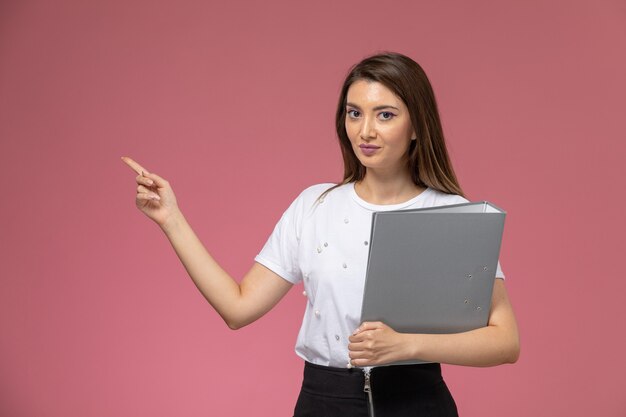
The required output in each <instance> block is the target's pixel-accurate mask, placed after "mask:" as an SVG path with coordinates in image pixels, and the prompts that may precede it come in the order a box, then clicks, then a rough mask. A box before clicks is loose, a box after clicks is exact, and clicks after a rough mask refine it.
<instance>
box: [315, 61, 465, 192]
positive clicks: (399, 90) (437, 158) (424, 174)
mask: <svg viewBox="0 0 626 417" xmlns="http://www.w3.org/2000/svg"><path fill="white" fill-rule="evenodd" d="M358 80H368V81H376V82H379V83H381V84H383V85H384V86H385V87H387V88H388V89H390V90H391V91H392V92H393V93H394V94H395V95H396V96H398V97H400V99H401V100H402V101H403V102H404V104H405V105H406V106H407V108H408V110H409V115H410V118H411V123H412V126H413V129H414V130H415V133H416V135H417V140H414V141H411V144H410V146H409V150H408V153H409V155H408V169H409V172H410V173H411V179H412V180H413V182H414V183H415V185H417V186H420V187H431V188H434V189H437V190H439V191H442V192H444V193H448V194H458V195H463V191H462V190H461V186H460V185H459V183H458V181H457V178H456V175H455V174H454V170H453V169H452V163H451V162H450V158H449V157H448V151H447V149H446V144H445V141H444V137H443V130H442V128H441V120H440V119H439V111H438V110H437V103H436V101H435V94H434V93H433V89H432V87H431V85H430V81H428V77H426V73H425V72H424V70H423V69H422V67H420V66H419V65H418V64H417V62H415V61H413V60H412V59H411V58H409V57H406V56H404V55H402V54H398V53H391V52H388V53H382V54H378V55H373V56H370V57H368V58H365V59H364V60H362V61H361V62H359V63H358V64H356V65H355V66H354V67H352V69H351V70H350V72H349V73H348V75H347V77H346V80H345V81H344V83H343V87H342V88H341V94H340V96H339V103H338V106H337V113H336V117H335V124H336V128H337V137H338V138H339V145H340V147H341V153H342V155H343V164H344V174H343V181H342V182H341V183H340V184H338V185H337V187H338V186H340V185H343V184H347V183H350V182H356V181H360V180H362V179H363V178H364V177H365V167H364V166H363V165H362V164H361V162H360V161H359V159H358V158H357V157H356V155H355V154H354V151H353V149H352V145H351V143H350V139H349V138H348V134H347V132H346V97H347V95H348V89H349V88H350V86H351V85H352V84H353V83H354V82H355V81H358ZM333 188H335V187H333ZM333 188H331V189H330V190H328V191H331V190H332V189H333ZM324 194H325V193H324Z"/></svg>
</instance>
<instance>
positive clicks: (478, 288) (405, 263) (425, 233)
mask: <svg viewBox="0 0 626 417" xmlns="http://www.w3.org/2000/svg"><path fill="white" fill-rule="evenodd" d="M505 215H506V213H505V212H504V211H503V210H501V209H499V208H498V207H496V206H495V205H493V204H491V203H488V202H486V201H483V202H480V203H465V204H455V205H450V206H439V207H432V208H425V209H415V210H398V211H385V212H375V213H373V217H372V232H371V233H372V234H371V238H370V248H369V259H368V265H367V275H366V280H365V292H364V295H363V307H362V310H361V321H362V322H363V321H382V322H384V323H386V324H387V325H389V326H391V327H392V328H393V329H394V330H396V331H398V332H402V333H458V332H463V331H467V330H472V329H476V328H479V327H484V326H486V325H487V320H488V317H489V311H490V306H491V296H492V292H493V283H494V278H495V273H496V266H497V264H498V256H499V253H500V244H501V242H502V231H503V228H504V218H505ZM404 363H421V361H409V362H404Z"/></svg>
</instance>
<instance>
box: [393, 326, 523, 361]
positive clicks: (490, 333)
mask: <svg viewBox="0 0 626 417" xmlns="http://www.w3.org/2000/svg"><path fill="white" fill-rule="evenodd" d="M403 338H404V349H403V350H404V352H405V353H404V354H405V356H406V359H421V360H424V361H428V362H440V363H448V364H453V365H465V366H495V365H500V364H504V363H514V362H515V361H517V358H518V356H519V339H518V336H517V331H511V330H508V329H505V328H499V327H497V326H487V327H483V328H480V329H476V330H472V331H469V332H464V333H455V334H404V335H403Z"/></svg>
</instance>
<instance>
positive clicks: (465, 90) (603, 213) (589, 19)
mask: <svg viewBox="0 0 626 417" xmlns="http://www.w3.org/2000/svg"><path fill="white" fill-rule="evenodd" d="M297 3H298V2H292V1H281V2H278V1H273V2H252V1H249V2H225V1H222V2H207V1H183V2H167V1H161V0H159V1H154V0H152V1H141V0H127V1H120V2H104V1H100V2H89V1H82V0H59V1H55V2H52V1H34V0H33V1H11V0H4V1H1V2H0V210H1V213H0V234H1V239H0V280H1V281H0V284H1V286H0V415H1V416H3V417H4V416H12V417H31V416H37V417H47V416H54V417H56V416H59V417H61V416H62V417H74V416H77V417H78V416H80V417H92V416H93V417H100V416H102V417H104V416H185V417H187V416H190V417H191V416H207V415H215V416H217V415H219V416H243V415H261V416H288V415H291V412H292V410H293V404H294V402H295V397H296V394H297V391H298V388H299V383H300V374H301V366H302V364H301V361H300V360H299V359H298V358H297V357H296V355H295V354H294V353H293V344H294V342H295V337H296V333H297V329H298V327H299V323H300V319H301V315H302V312H303V307H304V300H303V298H302V296H301V295H300V290H298V289H297V288H296V289H294V290H293V291H292V293H290V294H289V295H288V296H287V297H286V299H285V300H284V301H283V302H281V304H280V305H279V306H278V307H277V308H276V309H275V310H274V311H272V312H271V313H270V314H268V316H267V317H265V318H263V319H262V320H260V321H259V322H258V323H256V324H254V325H253V326H251V327H249V328H245V329H243V330H241V331H239V332H232V331H230V330H228V329H227V328H226V326H224V325H223V323H221V321H220V319H219V318H218V317H217V315H216V314H215V313H214V312H213V311H212V310H211V309H210V308H209V306H208V305H207V304H206V303H205V302H204V300H203V298H202V297H201V295H200V294H199V293H198V292H197V291H196V290H195V287H194V286H193V284H192V282H191V281H190V280H189V279H188V278H187V277H186V275H185V273H184V271H183V269H182V267H181V266H180V265H179V263H178V261H177V259H176V257H175V256H174V254H173V252H172V251H171V249H170V248H169V246H168V243H167V242H166V240H165V239H164V237H163V236H162V235H161V233H160V232H159V230H157V228H156V227H155V226H154V225H153V224H151V223H150V222H149V221H148V220H146V219H145V218H143V217H142V215H140V213H139V212H138V211H137V210H136V209H135V208H134V202H133V199H134V185H133V174H132V173H131V172H130V171H129V170H128V168H126V167H125V166H124V165H123V164H122V163H121V162H120V160H119V157H120V156H122V155H131V156H133V157H135V158H136V159H137V160H139V161H140V162H142V163H143V164H145V165H146V167H147V168H149V169H152V170H154V171H156V172H158V173H160V174H162V175H163V176H165V177H167V178H168V179H169V180H170V181H171V182H172V183H173V185H174V187H175V190H176V192H177V195H178V198H179V201H180V203H181V206H182V207H183V209H184V210H185V212H186V214H187V216H188V218H189V219H190V220H191V222H192V223H193V225H194V226H195V228H196V229H197V232H198V233H199V234H200V235H201V236H202V237H203V239H204V241H205V242H206V245H207V246H208V248H209V249H210V251H212V253H213V254H214V255H215V256H216V257H217V258H218V259H219V260H220V261H221V262H222V264H223V265H224V266H225V267H226V268H227V269H228V270H229V271H230V272H231V273H232V274H234V275H236V276H241V275H242V274H243V273H244V272H245V271H246V270H247V269H248V268H249V266H250V265H251V263H252V259H253V257H254V255H255V254H256V253H257V251H258V250H259V249H260V247H261V246H262V244H263V243H264V241H265V239H266V238H267V236H268V234H269V232H270V231H271V229H272V228H273V226H274V223H275V222H276V221H277V220H278V218H279V217H280V215H281V213H282V211H283V210H284V209H285V208H286V207H287V205H288V204H289V202H290V201H291V200H292V199H293V198H294V197H295V195H296V194H297V193H298V192H299V191H300V190H301V189H302V188H304V187H305V186H307V185H310V184H313V183H316V182H324V181H331V180H337V179H338V178H339V176H340V174H341V164H340V158H339V151H338V148H337V146H336V144H335V138H334V132H333V111H334V107H335V101H336V98H337V94H338V90H339V86H340V83H341V80H342V77H343V76H344V74H345V73H346V71H347V69H348V67H349V66H350V65H351V64H353V63H355V62H356V61H357V60H359V59H360V58H362V57H363V56H365V55H368V54H371V53H373V52H376V51H380V50H395V51H399V52H402V53H405V54H408V55H410V56H412V57H414V58H415V59H416V60H417V61H418V62H420V63H421V64H422V65H423V66H424V68H425V69H426V71H427V73H428V74H429V75H430V77H431V80H432V82H433V84H434V87H435V91H436V93H437V96H438V99H439V104H440V108H441V112H442V117H443V121H444V126H445V130H446V133H447V137H448V140H449V145H450V149H451V152H452V157H453V160H454V162H455V165H456V167H457V171H458V174H459V175H460V178H461V180H462V184H463V186H464V188H465V189H466V191H467V192H468V194H469V195H470V197H471V198H473V199H476V200H478V199H488V200H491V201H493V202H495V203H496V204H498V205H500V206H502V207H504V208H505V209H507V211H508V212H509V216H508V218H507V226H506V232H505V241H504V246H503V254H502V263H503V266H504V268H505V271H506V273H507V276H508V280H507V286H508V289H509V292H510V296H511V298H512V301H513V303H514V306H515V308H516V311H517V315H518V320H519V322H520V326H521V331H522V343H523V349H522V356H521V358H520V360H519V362H518V363H517V364H516V365H513V366H502V367H499V368H491V369H470V368H461V367H450V366H448V367H446V368H445V372H446V376H447V379H448V382H449V384H450V386H451V389H452V390H453V392H454V394H455V396H456V399H457V402H458V405H459V409H460V411H461V413H462V415H463V416H480V417H490V416H508V417H527V416H568V417H578V416H607V417H617V416H624V415H626V399H625V397H624V395H623V392H624V386H625V385H626V373H625V372H624V370H625V369H626V361H625V359H624V351H626V342H625V337H624V335H623V333H624V324H623V319H624V316H625V313H626V308H625V307H624V305H625V303H624V291H625V290H626V284H625V282H626V281H625V280H624V277H623V274H622V273H621V268H620V269H618V266H617V261H618V260H619V259H621V258H623V257H624V247H625V246H624V240H623V236H624V234H625V232H626V230H624V229H625V227H624V225H625V222H624V217H623V215H622V214H623V211H624V205H623V202H624V185H623V180H622V179H623V177H624V174H623V172H621V171H622V170H621V169H620V170H619V171H620V172H618V167H620V163H623V160H624V154H625V152H624V151H625V146H624V139H625V133H626V118H625V117H624V112H625V109H626V107H625V106H626V82H625V81H624V74H626V54H625V53H624V51H626V6H625V3H624V2H623V1H621V0H619V1H618V0H615V1H609V0H605V1H597V0H594V1H592V0H589V1H565V0H563V1H524V2H521V1H520V2H515V3H513V2H486V1H471V2H464V1H456V2H453V1H445V2H434V1H433V2H426V1H410V2H409V1H407V2H370V1H360V2H347V1H346V2H342V1H330V0H324V1H317V2H308V3H307V4H297ZM620 168H621V167H620ZM252 410H256V411H255V414H253V411H252Z"/></svg>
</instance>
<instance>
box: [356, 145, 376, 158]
mask: <svg viewBox="0 0 626 417" xmlns="http://www.w3.org/2000/svg"><path fill="white" fill-rule="evenodd" d="M359 148H361V152H362V153H363V154H364V155H366V156H370V155H373V154H374V153H375V152H376V151H377V150H378V149H380V146H376V145H369V144H366V143H363V144H361V145H359Z"/></svg>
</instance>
